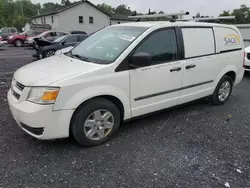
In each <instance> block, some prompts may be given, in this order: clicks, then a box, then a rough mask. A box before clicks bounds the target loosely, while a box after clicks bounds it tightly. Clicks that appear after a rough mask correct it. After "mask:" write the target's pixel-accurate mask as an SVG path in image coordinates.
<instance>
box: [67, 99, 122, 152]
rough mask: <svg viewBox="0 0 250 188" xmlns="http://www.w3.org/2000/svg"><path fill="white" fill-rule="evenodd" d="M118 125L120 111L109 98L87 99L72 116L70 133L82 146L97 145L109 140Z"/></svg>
mask: <svg viewBox="0 0 250 188" xmlns="http://www.w3.org/2000/svg"><path fill="white" fill-rule="evenodd" d="M119 126H120V112H119V110H118V108H117V107H116V106H115V105H114V104H113V103H112V102H110V101H109V100H107V99H103V98H97V99H94V100H91V101H88V102H87V103H86V104H84V105H83V106H82V107H81V108H80V109H79V110H77V111H76V114H75V115H74V117H73V120H72V124H71V133H72V135H73V137H74V138H75V140H76V141H77V142H78V143H79V144H81V145H83V146H88V147H90V146H98V145H101V144H103V143H105V142H107V141H108V140H110V139H111V138H112V137H113V136H114V135H115V133H116V132H117V130H118V129H119Z"/></svg>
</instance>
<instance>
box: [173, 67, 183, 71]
mask: <svg viewBox="0 0 250 188" xmlns="http://www.w3.org/2000/svg"><path fill="white" fill-rule="evenodd" d="M180 70H181V67H175V68H173V69H170V72H174V71H180Z"/></svg>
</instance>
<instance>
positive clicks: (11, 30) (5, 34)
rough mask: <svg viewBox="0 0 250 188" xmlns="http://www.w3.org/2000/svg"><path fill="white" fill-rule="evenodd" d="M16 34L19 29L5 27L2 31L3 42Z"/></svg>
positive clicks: (0, 33) (0, 30)
mask: <svg viewBox="0 0 250 188" xmlns="http://www.w3.org/2000/svg"><path fill="white" fill-rule="evenodd" d="M14 34H17V29H16V28H14V27H3V28H2V29H0V36H1V37H2V39H3V40H8V37H9V36H11V35H14Z"/></svg>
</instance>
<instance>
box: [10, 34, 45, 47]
mask: <svg viewBox="0 0 250 188" xmlns="http://www.w3.org/2000/svg"><path fill="white" fill-rule="evenodd" d="M44 31H46V30H29V31H25V32H23V33H21V34H16V35H12V36H9V38H8V43H9V44H13V45H15V46H17V47H21V46H23V45H24V42H25V40H26V39H27V38H28V37H34V36H37V35H40V34H41V33H42V32H44Z"/></svg>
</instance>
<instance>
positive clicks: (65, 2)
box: [61, 0, 71, 5]
mask: <svg viewBox="0 0 250 188" xmlns="http://www.w3.org/2000/svg"><path fill="white" fill-rule="evenodd" d="M61 4H62V5H70V4H71V2H70V1H69V0H61Z"/></svg>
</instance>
